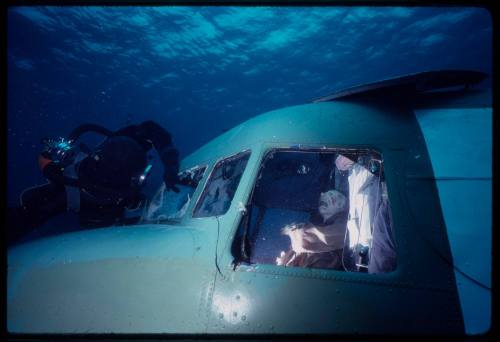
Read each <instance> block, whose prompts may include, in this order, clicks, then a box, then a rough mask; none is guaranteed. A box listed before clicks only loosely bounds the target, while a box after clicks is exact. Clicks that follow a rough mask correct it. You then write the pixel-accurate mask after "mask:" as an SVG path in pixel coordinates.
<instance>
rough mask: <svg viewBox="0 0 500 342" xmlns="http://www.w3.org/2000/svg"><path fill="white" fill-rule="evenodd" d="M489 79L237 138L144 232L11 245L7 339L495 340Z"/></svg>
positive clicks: (332, 108) (100, 232)
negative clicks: (466, 336) (70, 336)
mask: <svg viewBox="0 0 500 342" xmlns="http://www.w3.org/2000/svg"><path fill="white" fill-rule="evenodd" d="M486 77H487V76H486V75H485V74H483V73H480V72H475V71H464V70H443V71H429V72H423V73H417V74H412V75H407V76H402V77H398V78H393V79H388V80H383V81H380V82H376V83H371V84H367V85H362V86H357V87H353V88H349V89H347V90H344V91H340V92H336V93H334V94H332V95H329V96H326V97H322V98H319V99H315V100H313V101H312V102H311V103H308V104H304V105H298V106H293V107H288V108H283V109H279V110H274V111H271V112H268V113H265V114H262V115H259V116H256V117H254V118H251V119H250V120H248V121H246V122H244V123H242V124H240V125H238V126H236V127H234V128H232V129H231V130H228V131H227V132H225V133H223V134H222V135H221V136H219V137H217V138H216V139H214V140H212V141H211V142H209V143H208V144H206V145H205V146H203V147H201V148H200V149H198V150H197V151H196V152H194V153H192V154H191V155H190V156H188V157H186V158H185V159H184V160H183V161H182V163H181V170H182V172H181V173H180V180H181V183H182V185H180V186H179V187H180V189H181V191H180V192H179V193H178V194H177V193H173V192H168V191H165V188H164V186H162V187H161V188H160V189H159V190H158V192H157V193H156V195H155V196H154V197H153V198H152V200H151V202H150V203H149V205H148V206H147V207H146V208H145V210H144V213H143V215H142V219H141V222H140V224H137V225H132V226H113V227H107V228H99V229H94V230H83V231H77V232H71V233H66V234H60V235H57V236H51V237H45V238H42V239H38V240H35V241H30V242H26V243H24V244H20V245H17V246H13V247H12V248H10V249H9V251H8V274H7V280H8V287H7V328H8V331H9V332H10V333H12V334H21V335H22V334H46V333H48V334H60V333H62V334H89V333H90V334H92V333H97V334H107V333H113V334H121V333H132V334H137V333H139V334H141V333H147V334H157V333H158V334H164V333H166V334H171V333H172V334H185V333H188V334H324V333H327V334H370V335H373V334H421V333H423V334H429V333H430V334H471V335H475V334H483V333H487V332H488V331H489V329H490V324H491V228H492V222H491V217H492V211H491V203H492V194H491V184H492V183H491V173H492V156H491V151H492V125H491V123H492V108H491V107H492V105H491V104H492V102H491V91H490V89H475V88H474V87H473V86H474V85H476V84H478V83H480V82H481V81H483V80H484V79H485V78H486Z"/></svg>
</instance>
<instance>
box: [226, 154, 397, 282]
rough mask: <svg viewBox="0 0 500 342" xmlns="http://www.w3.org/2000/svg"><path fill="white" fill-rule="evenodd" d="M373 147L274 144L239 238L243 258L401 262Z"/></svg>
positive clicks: (368, 265) (328, 263)
mask: <svg viewBox="0 0 500 342" xmlns="http://www.w3.org/2000/svg"><path fill="white" fill-rule="evenodd" d="M383 165H384V164H383V161H382V157H381V155H380V154H379V153H377V152H374V151H371V150H359V149H358V150H356V149H353V150H351V149H349V150H345V149H343V150H338V149H337V150H333V149H328V150H310V151H303V150H301V151H293V150H273V151H271V152H270V153H268V154H267V155H266V157H265V158H264V161H263V163H262V165H261V169H260V172H259V176H258V180H257V182H256V184H255V187H254V190H253V195H252V197H251V199H250V202H249V204H248V205H247V214H246V215H245V216H244V217H243V220H242V222H241V224H240V229H239V230H238V234H237V236H236V239H235V243H234V244H233V250H232V251H233V255H235V257H236V260H240V261H246V262H249V263H258V264H274V265H279V266H283V267H312V268H326V269H333V270H339V271H350V272H367V273H383V272H389V271H392V270H394V269H395V267H396V249H395V244H394V238H393V234H392V220H391V210H390V205H389V199H388V196H387V187H386V182H385V179H384V174H383Z"/></svg>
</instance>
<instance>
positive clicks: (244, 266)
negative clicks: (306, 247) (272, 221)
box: [230, 144, 402, 279]
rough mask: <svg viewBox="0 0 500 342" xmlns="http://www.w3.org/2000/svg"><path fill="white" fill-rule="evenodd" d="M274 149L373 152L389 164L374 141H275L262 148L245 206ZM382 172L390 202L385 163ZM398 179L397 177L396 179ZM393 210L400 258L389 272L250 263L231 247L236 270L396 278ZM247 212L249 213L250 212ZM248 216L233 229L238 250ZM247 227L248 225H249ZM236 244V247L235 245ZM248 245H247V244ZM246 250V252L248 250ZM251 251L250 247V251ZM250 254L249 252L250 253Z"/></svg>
mask: <svg viewBox="0 0 500 342" xmlns="http://www.w3.org/2000/svg"><path fill="white" fill-rule="evenodd" d="M274 152H299V153H321V152H330V153H351V154H352V153H360V152H361V153H365V154H370V155H373V156H377V157H379V158H380V160H381V161H382V164H383V165H386V163H385V155H386V153H387V152H388V151H387V149H386V148H381V147H376V146H373V145H358V146H356V145H355V144H352V145H349V146H346V145H342V146H326V145H324V144H322V145H302V144H297V145H288V146H283V145H274V144H272V145H271V144H269V145H267V146H265V147H264V148H263V149H262V151H261V156H260V158H259V160H258V164H259V165H258V166H257V167H256V169H257V170H256V174H255V177H254V179H253V184H251V185H250V186H251V189H250V191H249V194H248V197H247V199H246V203H245V208H249V206H250V205H251V202H252V200H253V197H254V192H255V188H256V185H257V182H258V180H259V178H260V175H261V172H262V170H263V169H264V163H265V161H266V160H267V159H268V157H269V155H270V154H271V153H274ZM382 170H383V171H382V172H383V175H384V179H385V182H386V187H387V195H388V198H389V203H391V199H392V198H397V197H398V196H397V194H396V192H395V190H396V189H394V190H393V189H392V187H393V186H395V184H392V183H393V181H392V180H391V176H389V178H388V177H387V172H386V171H385V167H383V168H382ZM394 181H396V180H394ZM390 210H391V216H392V222H391V224H392V228H393V232H392V234H393V240H394V244H395V250H396V257H397V259H396V260H397V262H396V266H395V268H394V269H393V270H392V271H389V272H383V273H364V272H351V271H348V270H342V271H339V270H334V269H323V268H309V267H296V266H288V267H283V266H281V265H276V264H265V263H250V262H249V259H250V257H249V258H248V259H247V260H245V259H244V257H243V255H241V254H239V255H235V254H234V253H233V252H232V251H231V253H230V254H231V257H232V264H233V267H234V269H235V270H239V271H243V272H257V273H268V274H276V275H292V276H299V277H303V276H307V277H315V278H324V279H346V277H348V278H350V277H352V278H359V277H362V278H365V277H368V279H373V278H374V277H376V278H377V279H383V278H391V279H392V278H395V277H398V276H399V274H400V272H401V270H400V265H401V262H402V261H401V251H400V246H399V245H398V233H397V229H394V216H395V215H394V213H393V211H394V207H393V206H392V205H391V206H390ZM247 215H248V214H247ZM243 220H245V217H242V218H241V220H239V221H238V223H237V226H236V228H235V230H234V234H233V235H232V236H231V243H230V245H233V244H236V245H237V247H238V249H239V250H243V249H245V247H244V246H243V243H244V242H243V241H239V243H238V242H237V240H238V236H239V235H240V230H241V229H242V228H241V224H242V222H243ZM247 229H248V227H247ZM232 248H234V247H232ZM247 249H248V248H247ZM245 253H246V252H245ZM250 253H251V251H250ZM248 256H250V254H248Z"/></svg>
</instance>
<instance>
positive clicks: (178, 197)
mask: <svg viewBox="0 0 500 342" xmlns="http://www.w3.org/2000/svg"><path fill="white" fill-rule="evenodd" d="M205 169H206V167H205V166H203V167H200V166H196V167H193V168H190V169H188V170H185V171H183V172H181V173H179V182H180V184H177V185H176V186H177V188H178V189H179V192H178V193H176V192H174V191H167V189H166V187H165V183H163V184H162V186H161V187H160V189H159V190H158V192H157V193H156V195H155V196H154V197H153V199H152V200H151V202H150V203H149V205H147V206H146V209H145V211H144V213H143V216H142V219H141V222H142V223H146V222H147V223H152V222H161V221H176V220H180V219H181V218H182V217H183V216H184V215H185V213H186V211H187V208H188V207H189V204H190V203H191V199H192V197H193V194H194V192H195V190H196V188H197V186H198V183H199V182H200V180H201V179H202V178H203V174H204V172H205Z"/></svg>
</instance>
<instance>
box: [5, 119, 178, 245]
mask: <svg viewBox="0 0 500 342" xmlns="http://www.w3.org/2000/svg"><path fill="white" fill-rule="evenodd" d="M90 131H92V132H96V133H99V134H101V135H105V136H106V137H107V139H106V140H105V141H104V142H103V143H101V144H100V145H99V146H98V147H97V148H96V149H95V150H94V151H92V152H90V153H89V155H84V156H85V157H84V158H82V159H81V160H76V161H75V162H74V163H73V164H72V165H71V167H73V168H74V169H75V174H74V177H71V176H68V174H67V173H68V172H67V171H68V170H66V171H65V169H67V168H69V167H70V166H64V165H62V164H61V163H59V162H56V161H53V162H52V161H49V162H48V163H47V164H46V165H44V166H43V171H42V172H43V175H44V176H45V177H46V178H47V179H48V180H49V181H50V182H49V183H48V184H45V185H41V186H38V187H34V188H30V189H27V190H25V191H24V192H23V194H22V195H21V206H20V207H18V208H9V212H8V226H9V227H8V228H9V234H8V235H9V242H13V241H14V240H17V239H18V238H19V237H21V236H22V235H25V234H26V233H27V232H29V231H31V230H33V229H34V228H36V227H37V226H39V225H41V224H43V223H44V222H45V221H47V220H48V219H50V218H52V217H54V216H55V215H58V214H61V213H63V212H65V211H66V210H67V209H69V205H70V203H68V191H70V190H71V189H77V190H78V192H77V195H76V196H77V197H78V198H77V202H78V209H77V211H79V219H80V223H81V225H84V226H90V227H92V226H93V227H98V226H108V225H112V224H116V223H120V222H121V220H122V219H123V212H124V208H125V207H126V206H130V205H133V204H134V203H135V204H136V203H137V202H138V200H139V198H140V196H141V193H140V187H138V186H134V185H133V184H134V183H133V182H132V178H133V177H136V176H138V175H139V174H140V173H142V172H143V170H144V169H145V167H146V166H147V152H148V151H149V150H151V148H153V147H154V148H155V149H156V150H157V152H158V154H159V156H160V159H161V161H162V163H163V165H164V177H163V178H164V181H165V184H166V187H167V189H169V190H173V191H178V190H177V188H176V187H175V183H176V182H177V173H178V171H179V162H178V152H177V150H176V149H175V148H174V146H173V144H172V139H171V136H170V134H169V133H168V132H167V131H166V130H164V129H163V128H162V127H161V126H159V125H158V124H156V123H155V122H153V121H145V122H143V123H141V124H140V125H130V126H127V127H124V128H122V129H120V130H118V131H115V132H112V131H109V130H107V129H105V128H103V127H101V126H97V125H92V124H85V125H81V126H79V127H77V128H76V129H74V130H73V131H72V132H71V134H70V136H69V139H70V140H71V141H76V140H77V139H78V138H79V137H80V136H81V135H82V134H84V133H86V132H90Z"/></svg>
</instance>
